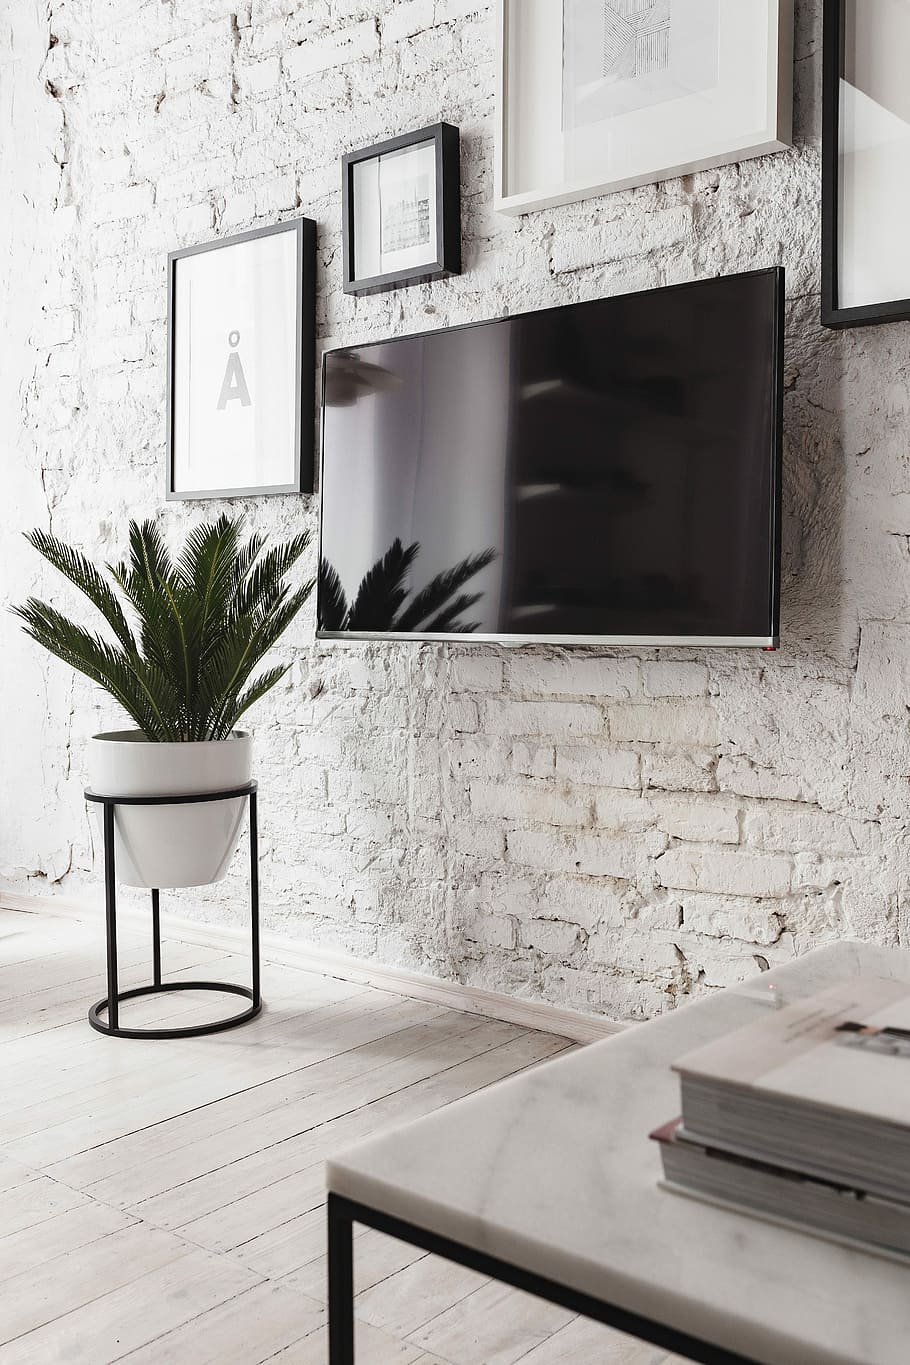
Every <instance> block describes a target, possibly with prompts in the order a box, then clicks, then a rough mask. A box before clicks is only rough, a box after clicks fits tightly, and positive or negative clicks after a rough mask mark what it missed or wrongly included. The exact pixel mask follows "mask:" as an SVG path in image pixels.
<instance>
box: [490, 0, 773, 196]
mask: <svg viewBox="0 0 910 1365" xmlns="http://www.w3.org/2000/svg"><path fill="white" fill-rule="evenodd" d="M498 3H499V13H498V26H499V59H498V116H497V126H496V166H495V192H494V193H495V207H496V208H497V209H498V210H499V211H500V212H502V213H515V214H518V213H528V212H530V211H532V210H534V209H541V208H547V207H550V206H552V205H556V204H568V203H572V202H573V201H575V200H578V199H586V198H589V197H590V196H592V195H598V194H607V193H610V192H612V191H614V190H620V189H628V188H631V187H632V186H635V185H644V184H650V183H653V182H654V181H658V180H666V179H670V178H672V177H673V176H677V175H684V174H688V173H690V172H692V171H699V170H706V169H707V168H709V167H711V166H720V165H723V164H725V163H727V162H731V161H741V160H744V159H746V158H748V157H754V156H762V155H764V154H765V153H768V152H776V151H783V150H784V149H785V148H787V147H789V146H790V145H791V138H792V110H793V0H737V3H736V4H729V3H726V0H561V3H555V0H498Z"/></svg>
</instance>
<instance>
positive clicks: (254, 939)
mask: <svg viewBox="0 0 910 1365" xmlns="http://www.w3.org/2000/svg"><path fill="white" fill-rule="evenodd" d="M257 791H258V784H257V783H256V782H245V783H244V784H243V786H241V787H231V788H229V789H228V790H226V791H217V792H192V793H189V794H186V795H181V796H104V795H101V794H100V793H98V792H93V791H87V792H86V793H85V799H86V801H93V802H96V803H97V804H98V805H101V806H102V807H103V828H104V911H105V928H106V933H107V995H106V996H105V998H104V999H102V1000H98V1001H96V1002H95V1004H94V1005H92V1008H91V1009H90V1010H89V1012H88V1021H89V1023H90V1024H91V1026H92V1028H93V1029H97V1031H98V1032H99V1033H106V1034H108V1035H109V1036H110V1037H113V1038H198V1037H201V1036H202V1035H203V1034H207V1033H221V1032H222V1031H223V1030H224V1029H229V1028H236V1027H237V1025H238V1024H245V1023H247V1022H248V1021H249V1020H250V1019H254V1018H255V1017H256V1015H257V1014H258V1013H259V1012H260V1010H261V1009H262V992H261V989H260V973H259V826H258V810H257ZM243 796H245V797H247V799H248V809H249V820H250V939H251V943H250V953H251V959H252V986H239V985H237V984H235V983H234V982H232V981H164V982H163V981H162V980H161V911H160V893H159V891H158V889H157V888H154V889H152V978H153V979H152V984H151V985H150V986H137V987H135V988H134V989H133V990H129V991H121V990H119V988H118V984H117V876H116V867H115V861H114V810H115V808H116V807H117V806H195V805H201V804H203V803H204V802H207V801H229V800H232V799H234V798H236V797H243ZM170 991H218V992H222V993H224V994H227V995H239V996H242V997H243V998H244V999H245V1000H249V1001H250V1002H251V1003H250V1004H249V1005H248V1006H247V1007H246V1008H245V1009H243V1010H240V1011H238V1013H237V1014H232V1015H230V1016H229V1018H227V1019H216V1020H215V1021H214V1022H213V1023H211V1024H195V1025H193V1026H192V1027H188V1028H121V1026H120V1004H121V1002H122V1001H124V1000H134V999H135V998H136V997H137V996H140V995H163V994H166V993H168V992H170ZM104 1013H106V1014H107V1022H106V1023H105V1021H104V1020H103V1019H102V1017H101V1016H102V1015H103V1014H104Z"/></svg>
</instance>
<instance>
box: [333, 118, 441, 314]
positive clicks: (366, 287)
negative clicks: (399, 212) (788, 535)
mask: <svg viewBox="0 0 910 1365" xmlns="http://www.w3.org/2000/svg"><path fill="white" fill-rule="evenodd" d="M430 141H433V142H434V143H435V168H436V186H435V190H436V250H435V255H434V259H433V260H432V261H431V262H429V263H427V264H424V265H419V266H413V267H411V268H409V269H406V270H398V271H391V272H389V273H388V274H384V275H373V276H369V277H366V278H361V279H358V278H357V276H356V273H355V266H354V259H355V257H354V252H355V240H354V237H355V228H354V224H355V212H354V209H355V204H354V167H355V166H357V165H358V164H360V163H362V162H364V161H370V160H372V159H373V158H376V157H381V156H388V155H389V154H390V153H392V152H399V151H402V150H403V149H404V148H406V147H414V146H417V145H418V144H420V143H423V142H430ZM460 155H461V153H460V138H459V132H458V129H457V128H456V127H455V126H454V125H453V124H451V123H432V124H430V125H429V126H428V127H426V128H419V129H417V131H416V132H413V133H404V134H402V135H401V136H400V137H392V138H388V139H387V140H386V141H385V142H377V143H375V144H374V145H373V146H372V147H363V148H361V149H360V150H358V151H356V152H348V153H347V154H346V155H345V156H343V157H342V159H341V217H342V238H343V251H342V254H343V257H344V267H343V270H344V292H345V293H346V294H358V295H359V294H378V293H381V292H382V291H383V290H386V289H398V288H401V287H403V286H405V285H411V284H427V283H429V281H431V280H441V279H446V278H448V277H449V276H450V275H460V274H461V167H460Z"/></svg>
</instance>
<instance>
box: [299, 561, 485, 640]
mask: <svg viewBox="0 0 910 1365" xmlns="http://www.w3.org/2000/svg"><path fill="white" fill-rule="evenodd" d="M419 553H420V545H419V543H418V542H417V541H414V543H413V544H411V545H408V546H407V547H405V546H403V545H402V543H401V541H400V540H395V541H393V542H392V544H391V546H390V547H389V549H388V550H387V551H386V553H385V554H384V555H383V556H382V558H381V559H377V561H376V563H375V564H374V565H373V567H372V568H371V569H370V570H368V572H367V573H366V574H364V577H363V579H362V581H361V584H360V587H359V588H358V589H357V592H356V594H355V596H354V600H353V602H351V604H350V606H349V605H348V601H347V598H346V597H345V594H344V589H343V588H342V586H341V580H340V578H339V577H338V574H337V572H336V571H335V569H334V568H333V567H332V565H331V564H330V563H329V561H328V560H327V559H323V561H322V563H321V565H320V567H319V589H320V591H319V625H320V629H322V630H329V631H386V632H390V633H392V634H399V635H403V634H411V633H412V632H416V631H420V632H423V633H430V632H433V633H436V634H444V633H446V634H452V635H470V634H471V633H472V632H473V631H475V630H476V629H477V627H478V624H479V622H477V621H462V620H460V619H459V618H460V617H461V615H462V613H463V612H465V611H467V610H468V609H469V608H470V607H473V606H474V604H475V603H476V602H479V601H480V599H481V598H482V597H483V593H480V592H476V593H463V592H461V589H462V588H463V587H464V585H465V584H466V583H467V581H468V579H470V578H473V577H474V575H475V574H478V573H480V571H481V569H485V568H486V567H487V565H488V564H491V563H492V561H493V560H494V559H495V558H496V553H495V551H494V550H484V551H483V553H482V554H479V555H468V557H467V558H466V559H463V560H461V562H460V563H458V564H456V565H455V566H454V567H453V568H451V569H445V570H444V571H443V572H442V573H438V574H437V575H436V577H435V578H432V579H431V580H430V582H429V583H427V584H426V586H425V587H423V588H421V589H420V591H419V592H417V593H414V594H413V595H412V594H411V590H410V588H409V587H408V585H407V577H408V572H409V570H410V568H411V565H412V564H413V563H414V560H415V559H416V558H417V556H418V554H419ZM409 598H410V600H408V599H409Z"/></svg>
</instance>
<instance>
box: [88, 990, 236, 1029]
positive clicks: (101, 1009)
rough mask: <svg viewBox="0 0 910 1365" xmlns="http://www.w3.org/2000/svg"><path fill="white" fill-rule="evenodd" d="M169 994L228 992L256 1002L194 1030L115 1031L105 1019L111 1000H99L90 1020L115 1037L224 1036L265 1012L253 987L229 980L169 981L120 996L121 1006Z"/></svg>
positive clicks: (93, 1025) (91, 1012)
mask: <svg viewBox="0 0 910 1365" xmlns="http://www.w3.org/2000/svg"><path fill="white" fill-rule="evenodd" d="M166 991H224V992H225V993H229V994H231V995H242V996H243V997H244V998H245V999H246V1000H252V1001H253V1003H252V1004H251V1005H250V1007H249V1009H245V1010H241V1011H240V1013H239V1014H232V1015H231V1016H230V1017H229V1018H227V1019H218V1020H216V1021H215V1022H214V1023H212V1024H194V1025H193V1026H192V1027H190V1028H120V1027H118V1028H112V1027H111V1025H110V1024H108V1023H105V1022H104V1020H103V1019H102V1018H101V1016H102V1014H104V1013H106V1012H107V997H106V996H105V998H104V999H103V1000H99V1001H98V1002H97V1003H96V1004H94V1005H92V1008H91V1009H90V1010H89V1012H88V1021H89V1023H90V1024H91V1026H92V1028H94V1029H97V1030H98V1032H99V1033H107V1034H108V1035H109V1036H110V1037H112V1038H194V1037H200V1036H202V1035H203V1034H205V1033H221V1032H222V1031H223V1030H224V1029H228V1028H236V1027H237V1025H238V1024H245V1023H247V1021H248V1020H250V1019H255V1018H256V1015H257V1014H259V1013H260V1012H261V1010H262V1000H261V999H260V1000H259V1001H258V1002H257V1001H256V1000H253V992H252V990H251V989H250V987H249V986H235V985H233V983H231V982H228V981H221V982H219V981H168V982H165V983H164V984H163V985H161V986H137V987H136V989H135V990H131V991H121V992H120V994H119V995H118V996H117V1002H118V1004H122V1002H123V1001H124V1000H134V999H135V998H136V996H137V995H161V994H163V993H164V992H166Z"/></svg>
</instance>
